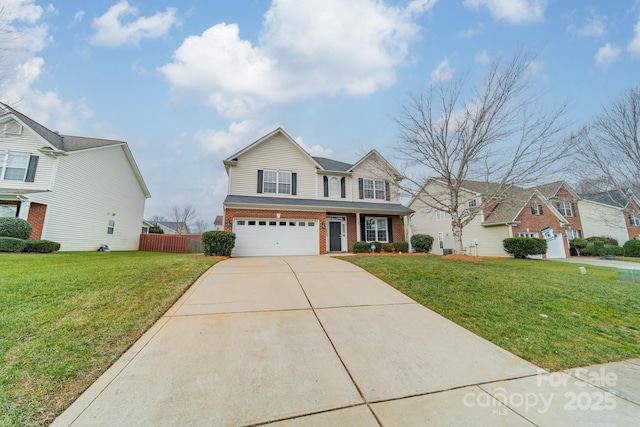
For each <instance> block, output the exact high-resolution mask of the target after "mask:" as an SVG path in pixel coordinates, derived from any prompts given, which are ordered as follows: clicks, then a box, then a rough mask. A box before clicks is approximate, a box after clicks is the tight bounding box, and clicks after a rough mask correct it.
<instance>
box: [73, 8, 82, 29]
mask: <svg viewBox="0 0 640 427" xmlns="http://www.w3.org/2000/svg"><path fill="white" fill-rule="evenodd" d="M82 18H84V10H79V11H77V12H76V13H75V14H74V15H73V22H72V23H71V26H74V25H77V24H79V23H80V22H82Z"/></svg>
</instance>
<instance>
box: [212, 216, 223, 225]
mask: <svg viewBox="0 0 640 427" xmlns="http://www.w3.org/2000/svg"><path fill="white" fill-rule="evenodd" d="M213 225H222V215H218V216H216V219H214V220H213Z"/></svg>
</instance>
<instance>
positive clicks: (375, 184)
mask: <svg viewBox="0 0 640 427" xmlns="http://www.w3.org/2000/svg"><path fill="white" fill-rule="evenodd" d="M224 165H225V168H226V171H227V175H228V177H229V190H228V195H227V197H226V198H225V200H224V204H223V207H224V229H225V230H227V231H233V232H234V233H235V234H236V245H235V249H234V251H233V255H234V256H258V255H317V254H324V253H326V252H347V251H350V250H351V248H352V246H353V243H355V242H356V241H368V242H394V241H402V240H405V236H404V218H405V217H406V216H407V215H409V214H410V213H411V212H412V210H411V209H409V208H407V207H405V206H403V205H402V204H401V203H400V200H399V191H398V182H399V181H400V180H401V179H402V176H401V175H400V174H399V173H398V172H397V171H395V169H393V168H392V167H391V165H390V164H389V163H388V162H387V161H386V160H385V159H384V158H383V157H382V156H381V155H380V154H379V153H378V152H376V151H375V150H372V151H370V152H369V153H368V154H367V155H365V156H364V157H363V158H362V159H360V160H359V161H358V162H356V163H355V164H350V163H344V162H340V161H336V160H331V159H327V158H322V157H313V156H311V155H310V154H309V153H307V152H306V151H305V150H304V149H303V148H302V147H300V145H298V144H297V143H296V142H295V141H294V140H293V139H292V138H291V137H290V136H289V135H288V134H287V133H286V132H285V131H284V130H282V129H281V128H278V129H276V130H274V131H273V132H271V133H269V134H267V135H265V136H263V137H262V138H260V139H258V140H257V141H255V142H254V143H252V144H250V145H249V146H247V147H246V148H244V149H242V150H240V151H239V152H237V153H235V154H233V155H232V156H230V157H229V158H227V159H226V160H224Z"/></svg>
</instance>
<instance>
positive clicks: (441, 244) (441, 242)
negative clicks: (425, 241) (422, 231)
mask: <svg viewBox="0 0 640 427" xmlns="http://www.w3.org/2000/svg"><path fill="white" fill-rule="evenodd" d="M438 247H439V248H440V249H444V233H438Z"/></svg>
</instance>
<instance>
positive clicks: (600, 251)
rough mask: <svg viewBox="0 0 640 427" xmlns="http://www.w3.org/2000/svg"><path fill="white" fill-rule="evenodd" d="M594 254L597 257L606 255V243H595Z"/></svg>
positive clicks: (599, 241) (597, 241) (598, 241)
mask: <svg viewBox="0 0 640 427" xmlns="http://www.w3.org/2000/svg"><path fill="white" fill-rule="evenodd" d="M593 254H594V255H597V256H603V255H604V241H603V240H596V241H594V242H593Z"/></svg>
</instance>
